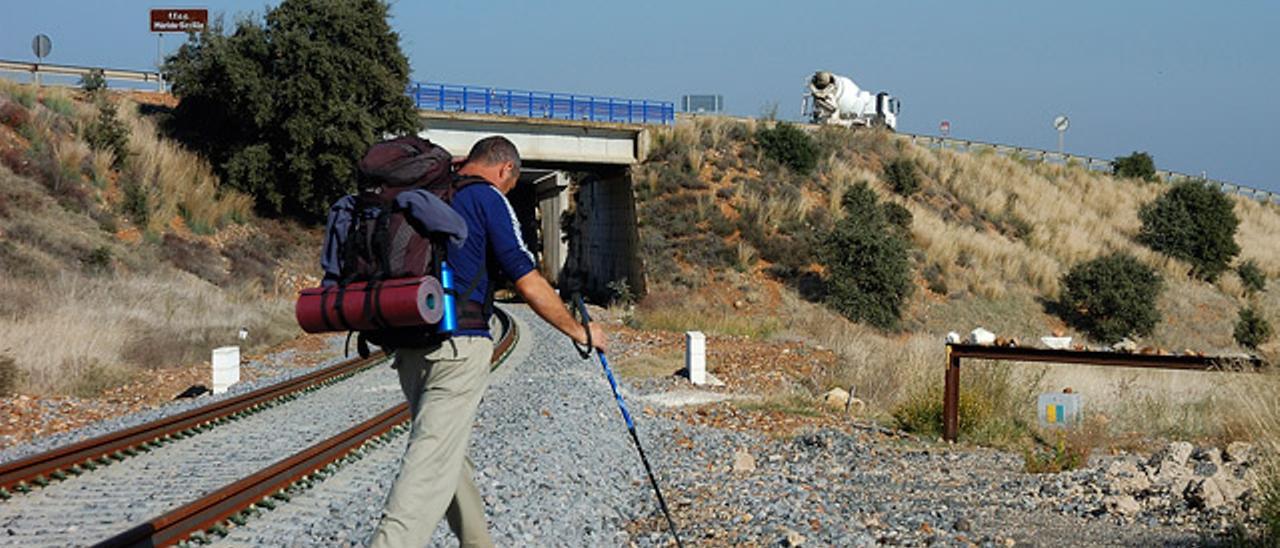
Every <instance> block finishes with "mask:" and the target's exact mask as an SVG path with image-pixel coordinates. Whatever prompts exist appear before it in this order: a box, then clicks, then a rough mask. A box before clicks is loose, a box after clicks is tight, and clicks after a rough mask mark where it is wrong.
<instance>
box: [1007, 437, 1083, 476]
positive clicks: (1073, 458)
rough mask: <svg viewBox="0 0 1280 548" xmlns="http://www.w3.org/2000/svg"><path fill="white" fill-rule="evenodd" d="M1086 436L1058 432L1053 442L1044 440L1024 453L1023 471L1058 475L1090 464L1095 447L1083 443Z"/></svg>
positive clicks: (1024, 450)
mask: <svg viewBox="0 0 1280 548" xmlns="http://www.w3.org/2000/svg"><path fill="white" fill-rule="evenodd" d="M1081 441H1087V440H1085V436H1080V435H1078V434H1077V435H1069V434H1068V433H1067V432H1058V433H1057V435H1056V436H1054V439H1053V440H1042V443H1041V444H1038V445H1033V446H1031V447H1028V448H1025V449H1023V451H1022V469H1023V471H1024V472H1026V473H1028V474H1057V473H1059V472H1065V471H1068V470H1075V469H1077V468H1081V467H1083V466H1084V465H1086V464H1088V463H1089V454H1090V453H1092V452H1093V446H1092V445H1091V444H1089V443H1081Z"/></svg>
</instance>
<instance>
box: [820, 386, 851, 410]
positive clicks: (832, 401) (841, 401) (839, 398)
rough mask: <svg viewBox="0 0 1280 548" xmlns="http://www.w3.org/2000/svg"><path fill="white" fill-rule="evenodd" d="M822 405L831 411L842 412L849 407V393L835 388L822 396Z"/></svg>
mask: <svg viewBox="0 0 1280 548" xmlns="http://www.w3.org/2000/svg"><path fill="white" fill-rule="evenodd" d="M822 403H825V404H827V406H828V407H831V408H833V409H838V410H841V411H843V410H844V409H845V408H846V407H848V406H849V393H848V392H846V391H845V389H843V388H840V387H838V386H837V387H835V388H832V389H831V390H828V391H827V392H826V393H825V394H823V395H822Z"/></svg>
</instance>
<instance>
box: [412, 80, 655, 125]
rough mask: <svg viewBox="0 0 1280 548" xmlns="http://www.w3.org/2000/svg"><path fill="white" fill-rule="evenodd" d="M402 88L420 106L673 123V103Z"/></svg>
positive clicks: (460, 88)
mask: <svg viewBox="0 0 1280 548" xmlns="http://www.w3.org/2000/svg"><path fill="white" fill-rule="evenodd" d="M405 92H406V93H407V94H408V95H409V98H410V99H412V100H413V104H414V106H416V107H417V108H419V109H422V110H438V111H443V112H475V113H480V114H498V115H503V116H522V117H526V118H552V119H556V120H585V121H592V122H617V123H625V124H673V123H675V120H676V107H675V103H673V102H670V101H649V100H643V99H620V98H617V97H596V96H593V95H576V94H570V93H551V92H545V91H522V90H515V89H501V88H488V87H480V86H459V85H451V84H433V83H426V82H414V83H411V84H409V87H408V89H406V90H405Z"/></svg>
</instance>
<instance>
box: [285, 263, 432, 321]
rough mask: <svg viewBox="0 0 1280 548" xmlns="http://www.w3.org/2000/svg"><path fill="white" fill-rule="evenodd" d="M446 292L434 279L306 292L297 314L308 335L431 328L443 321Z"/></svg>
mask: <svg viewBox="0 0 1280 548" xmlns="http://www.w3.org/2000/svg"><path fill="white" fill-rule="evenodd" d="M444 307H445V299H444V289H443V288H442V287H441V286H440V281H439V280H437V279H436V278H435V277H434V276H423V277H420V278H398V279H394V280H383V281H380V282H354V283H351V284H347V285H346V286H345V287H342V286H337V285H332V286H328V287H315V288H311V289H304V290H302V292H301V293H300V294H299V295H298V302H297V304H296V305H295V307H294V315H295V316H296V317H297V319H298V326H300V327H302V330H303V331H306V332H307V333H325V332H330V331H368V330H374V329H382V328H386V327H418V326H423V327H426V326H432V325H436V324H438V323H440V320H441V319H442V318H444Z"/></svg>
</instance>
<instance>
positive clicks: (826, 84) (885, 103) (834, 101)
mask: <svg viewBox="0 0 1280 548" xmlns="http://www.w3.org/2000/svg"><path fill="white" fill-rule="evenodd" d="M899 106H900V105H899V104H898V100H897V99H896V98H894V97H893V96H892V95H889V94H888V93H885V92H883V91H882V92H880V93H877V94H875V95H872V94H871V93H870V92H868V91H864V90H862V89H860V88H859V87H858V85H857V84H855V83H853V80H850V79H849V78H848V77H845V76H840V75H838V74H833V73H830V72H827V71H825V70H821V71H818V72H815V73H814V74H813V77H812V78H810V79H809V93H807V94H806V95H805V97H804V104H803V107H802V109H803V110H804V112H803V115H805V116H808V117H809V119H810V120H811V121H812V122H813V123H815V124H834V125H841V126H845V127H851V126H865V127H887V128H889V129H890V130H897V128H898V109H899Z"/></svg>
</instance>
